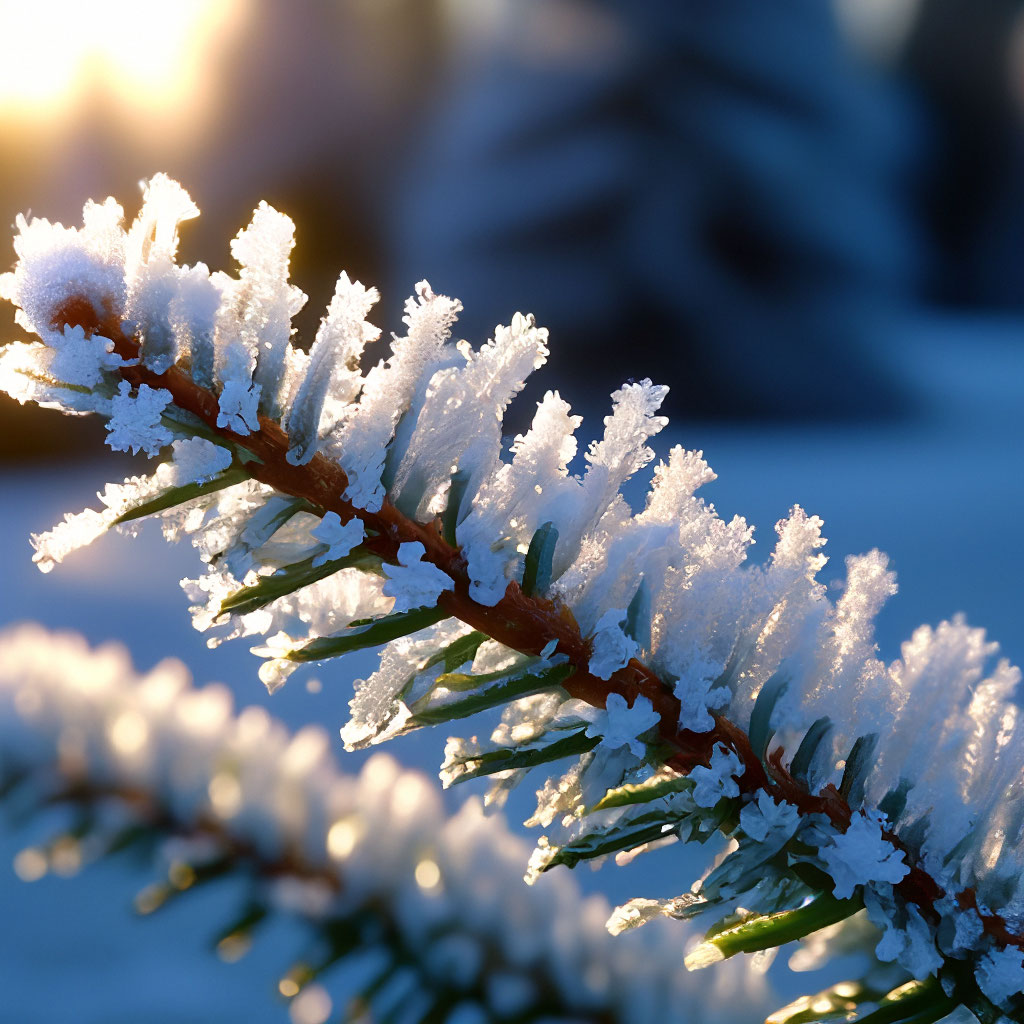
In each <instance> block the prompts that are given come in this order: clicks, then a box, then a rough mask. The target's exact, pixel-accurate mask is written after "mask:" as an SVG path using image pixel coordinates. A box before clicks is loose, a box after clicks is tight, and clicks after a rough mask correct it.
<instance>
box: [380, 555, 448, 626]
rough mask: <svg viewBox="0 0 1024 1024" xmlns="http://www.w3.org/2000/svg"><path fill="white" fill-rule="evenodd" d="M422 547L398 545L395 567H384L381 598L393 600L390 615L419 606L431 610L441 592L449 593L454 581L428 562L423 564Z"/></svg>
mask: <svg viewBox="0 0 1024 1024" xmlns="http://www.w3.org/2000/svg"><path fill="white" fill-rule="evenodd" d="M426 553H427V551H426V548H424V546H423V545H422V544H421V543H420V542H419V541H414V542H410V543H407V544H400V545H399V546H398V565H386V566H385V567H384V572H385V573H386V575H387V577H388V581H387V583H385V584H384V595H385V596H386V597H393V598H394V599H395V606H394V608H393V609H392V611H394V612H407V611H410V610H411V609H413V608H422V607H423V606H425V605H426V606H429V607H433V606H434V605H435V604H437V599H438V597H440V596H441V592H442V591H444V590H452V589H453V588H454V587H455V581H454V580H453V579H452V578H451V576H449V575H448V574H447V573H445V572H442V571H441V570H440V569H438V568H437V566H435V565H432V564H431V563H430V562H424V561H423V556H424V555H425V554H426Z"/></svg>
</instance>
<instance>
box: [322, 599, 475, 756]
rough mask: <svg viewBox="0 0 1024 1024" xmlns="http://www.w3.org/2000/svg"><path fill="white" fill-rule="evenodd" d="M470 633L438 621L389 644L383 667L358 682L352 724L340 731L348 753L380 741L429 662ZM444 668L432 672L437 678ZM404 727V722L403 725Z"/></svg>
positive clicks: (351, 706) (456, 624) (466, 628)
mask: <svg viewBox="0 0 1024 1024" xmlns="http://www.w3.org/2000/svg"><path fill="white" fill-rule="evenodd" d="M469 632H470V627H469V626H467V625H465V624H464V623H461V622H459V621H457V620H455V619H449V620H446V621H444V622H439V623H437V624H436V625H433V626H429V627H427V628H426V629H421V630H419V631H418V632H416V633H413V634H412V635H411V636H404V637H401V638H400V639H398V640H393V641H392V642H391V643H389V644H387V646H385V647H384V649H383V651H382V652H381V656H380V665H379V667H378V668H377V671H376V672H374V673H373V674H372V675H371V676H370V677H369V678H368V679H357V680H356V681H355V688H356V692H355V695H354V696H353V698H352V700H351V701H350V702H349V709H350V711H351V714H350V716H349V721H348V722H347V723H346V724H345V727H344V728H343V729H342V730H341V739H342V742H343V743H344V744H345V749H346V750H356V749H358V748H360V747H362V746H365V745H367V744H368V743H370V742H378V735H379V734H380V733H381V731H382V729H383V727H384V726H385V725H389V724H390V723H392V722H394V721H397V720H399V719H401V717H402V715H403V713H404V710H407V708H406V705H405V703H404V701H402V700H401V699H400V698H401V697H403V696H404V697H406V698H407V699H409V700H412V699H413V697H414V696H415V693H405V692H404V688H405V687H407V686H411V681H413V680H415V679H416V677H417V676H418V675H419V674H420V672H421V671H422V669H423V665H424V664H425V663H426V662H427V660H428V659H429V658H430V657H431V656H432V655H433V654H434V653H435V652H436V651H437V650H438V649H439V648H445V647H447V646H448V645H449V644H451V643H453V642H454V641H455V640H457V639H458V638H459V637H461V636H465V635H466V634H467V633H469ZM442 668H443V666H439V667H437V668H436V669H435V671H434V672H433V673H432V676H436V675H437V674H438V673H439V672H440V671H441V669H442ZM403 724H404V723H403Z"/></svg>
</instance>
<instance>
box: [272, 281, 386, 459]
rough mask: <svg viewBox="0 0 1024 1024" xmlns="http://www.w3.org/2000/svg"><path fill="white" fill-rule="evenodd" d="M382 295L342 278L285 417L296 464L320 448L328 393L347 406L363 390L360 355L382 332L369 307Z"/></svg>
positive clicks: (290, 452) (339, 405)
mask: <svg viewBox="0 0 1024 1024" xmlns="http://www.w3.org/2000/svg"><path fill="white" fill-rule="evenodd" d="M378 301H380V295H379V294H378V292H377V289H376V288H364V287H363V286H362V285H361V284H360V283H359V282H358V281H350V280H349V277H348V274H342V275H341V276H340V277H339V278H338V284H337V286H336V288H335V290H334V298H333V299H332V300H331V304H330V306H329V307H328V310H327V315H326V316H325V317H324V319H323V320H322V321H321V323H320V330H319V331H317V335H316V340H315V341H314V342H313V348H312V350H311V351H310V354H309V356H310V358H309V366H308V368H307V370H306V373H305V376H304V377H303V380H302V383H301V385H300V386H299V389H298V392H297V394H296V396H295V399H294V401H293V402H292V405H291V409H290V411H289V413H288V417H287V419H286V421H285V429H286V430H287V432H288V438H289V441H290V443H291V446H290V448H289V449H288V461H289V462H291V463H292V464H293V465H296V466H301V465H304V464H305V463H307V462H309V460H310V459H311V458H313V456H314V455H315V454H316V451H317V448H318V446H319V443H320V423H321V416H322V413H323V410H324V402H325V401H326V399H327V396H328V394H330V396H331V401H332V403H333V404H335V405H337V406H338V407H340V408H344V407H345V406H347V405H348V404H349V403H350V402H351V401H352V400H353V399H354V398H355V397H356V395H357V394H358V393H359V389H360V387H361V386H362V383H363V378H362V375H361V374H360V372H359V360H360V357H361V356H362V354H363V349H364V348H365V346H366V345H367V343H369V342H371V341H376V340H377V338H379V337H380V329H379V328H377V327H374V326H373V324H369V323H367V322H366V315H367V313H369V312H370V309H371V307H372V306H374V305H375V304H376V303H377V302H378Z"/></svg>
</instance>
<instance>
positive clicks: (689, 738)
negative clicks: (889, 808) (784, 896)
mask: <svg viewBox="0 0 1024 1024" xmlns="http://www.w3.org/2000/svg"><path fill="white" fill-rule="evenodd" d="M53 323H54V325H55V326H56V327H58V328H62V327H63V326H64V325H66V324H68V325H71V326H81V327H83V328H84V329H85V330H87V331H91V332H100V333H101V334H102V335H103V336H104V337H108V338H111V339H113V341H114V349H115V351H116V352H117V353H118V355H120V356H122V357H123V358H124V359H129V360H137V359H138V357H139V353H140V347H141V346H140V343H139V341H138V340H137V339H136V338H134V337H130V336H127V335H126V334H125V333H124V332H123V330H122V327H121V321H120V318H119V317H118V316H116V315H114V314H112V313H109V312H108V313H107V314H106V315H104V316H98V315H97V314H96V312H95V310H94V307H93V305H92V303H91V301H90V300H88V299H86V298H85V297H78V296H76V297H72V298H70V299H68V300H67V301H66V302H65V303H64V304H63V305H62V306H61V307H60V308H59V309H58V310H57V312H56V313H55V314H54V317H53ZM121 375H122V376H123V377H124V379H125V380H126V381H128V382H129V383H130V384H131V385H132V386H133V387H137V386H138V385H139V384H147V385H148V386H149V387H151V388H165V389H166V390H167V391H169V392H170V393H171V396H172V399H173V401H174V404H175V405H176V406H177V407H178V408H180V409H184V410H186V411H187V412H190V413H192V414H193V415H195V416H197V417H198V418H199V419H200V420H202V421H203V423H204V424H206V426H207V427H209V428H210V429H212V430H214V431H216V432H217V433H218V434H220V435H221V436H223V437H224V438H226V439H228V440H230V441H231V442H233V443H234V444H235V445H237V446H239V447H241V448H244V449H246V450H247V451H248V452H250V453H252V454H253V455H255V456H256V457H257V458H258V459H259V462H252V463H248V464H247V466H246V468H247V469H248V470H249V472H250V473H251V475H252V476H253V478H254V479H256V480H259V481H260V482H261V483H264V484H267V485H268V486H270V487H273V488H274V489H275V490H278V491H281V492H283V493H285V494H291V495H293V496H295V497H299V498H305V499H306V500H307V501H310V502H311V503H313V504H314V505H317V506H319V507H321V508H322V509H324V511H325V512H335V513H337V515H338V516H339V517H340V518H341V520H342V522H347V521H348V520H349V519H352V518H353V517H355V518H358V519H360V520H362V522H363V523H364V524H365V525H366V526H367V527H368V528H369V529H370V530H372V531H374V533H375V534H376V536H373V537H371V538H370V539H369V540H367V541H366V542H365V546H366V547H368V548H370V549H371V550H373V551H374V552H375V553H376V554H378V555H380V556H381V557H382V558H384V559H385V560H386V561H391V562H394V561H396V559H397V553H398V546H399V545H400V544H402V543H406V542H409V541H419V542H420V543H421V544H422V545H423V546H424V548H425V549H426V556H425V557H426V559H427V560H428V561H430V562H432V563H433V564H434V565H436V566H437V567H438V568H439V569H441V570H442V571H443V572H445V573H447V574H448V575H449V576H450V577H451V578H452V579H453V580H454V581H455V588H454V590H450V591H444V592H443V593H442V595H441V597H440V598H439V604H440V606H441V607H442V608H443V609H444V610H445V611H447V612H448V613H449V614H450V615H452V616H454V617H455V618H458V619H460V620H461V621H463V622H465V623H466V624H467V625H470V626H472V627H473V628H474V629H478V630H480V631H481V632H483V633H486V634H487V635H488V636H490V637H493V638H494V639H495V640H497V641H499V642H500V643H502V644H504V645H505V646H506V647H510V648H512V649H514V650H516V651H519V652H521V653H523V654H531V655H538V654H540V652H541V651H542V650H543V649H544V647H545V646H546V645H547V644H548V643H549V642H550V641H551V640H557V641H558V650H559V652H560V653H563V654H565V655H566V656H567V657H568V659H569V662H570V663H571V664H572V665H573V667H574V668H575V672H574V674H573V675H572V676H570V677H569V678H568V679H567V680H566V681H565V682H563V683H562V687H563V688H564V689H565V690H566V691H568V693H569V695H570V696H572V697H575V698H578V699H579V700H582V701H585V702H586V703H588V704H590V705H592V706H594V707H599V708H603V707H604V706H605V703H606V701H607V699H608V696H609V694H612V693H618V694H620V695H621V696H623V697H624V698H625V699H626V701H627V702H628V703H629V704H632V703H633V701H634V699H635V698H636V697H637V696H643V697H646V698H647V699H648V700H650V702H651V704H652V706H653V708H654V710H655V711H656V712H657V713H658V716H659V719H660V721H659V725H658V731H659V733H660V736H661V738H662V740H664V741H665V742H666V744H668V745H669V746H670V747H671V748H672V749H673V753H672V754H671V755H670V756H669V757H668V758H666V761H665V764H666V765H667V766H668V767H670V768H672V769H675V770H676V771H678V772H680V773H681V774H684V775H685V774H687V773H689V772H690V771H691V770H692V769H693V768H695V767H696V766H697V765H707V764H708V763H709V762H710V759H711V753H712V750H713V749H714V746H715V745H716V744H718V743H721V744H724V745H725V746H726V747H728V748H729V749H730V750H732V751H733V752H734V753H735V754H736V755H737V756H738V757H739V758H740V761H741V762H742V764H743V769H744V770H743V774H742V776H740V777H739V779H738V782H739V786H740V790H741V791H742V792H746V793H754V792H757V791H758V790H761V789H764V790H766V791H767V792H768V793H770V794H771V796H772V797H773V799H775V800H776V801H783V800H784V801H786V802H787V803H791V804H793V805H794V806H796V807H797V808H798V809H799V810H800V812H801V813H802V814H824V815H826V816H827V817H828V818H829V820H830V821H831V822H832V823H833V824H834V825H835V826H836V828H838V829H839V830H840V831H845V830H846V829H847V828H848V827H849V824H850V818H851V815H852V813H853V810H854V809H852V808H851V807H850V805H849V804H848V803H847V801H846V800H845V798H844V797H843V796H842V795H841V794H840V793H839V792H838V790H836V788H835V787H834V786H833V785H831V784H830V785H828V786H826V787H825V788H824V789H822V790H821V791H820V792H818V793H817V794H815V793H811V792H809V791H808V789H807V787H806V786H805V785H803V784H802V783H801V782H799V781H798V780H797V779H795V778H794V777H793V776H792V775H791V774H790V772H789V770H788V769H787V768H786V767H785V766H784V765H783V764H782V750H781V749H777V750H775V751H773V752H772V753H771V754H770V755H769V757H768V765H767V768H766V767H765V765H763V764H762V763H761V759H760V758H759V757H758V756H757V755H756V754H755V753H754V750H753V748H752V747H751V745H750V740H749V738H748V736H747V734H746V733H745V732H744V731H743V730H742V729H741V728H740V727H739V726H737V725H736V724H734V723H733V722H730V721H729V720H728V719H727V718H724V717H723V716H721V715H716V716H715V725H714V728H713V729H711V730H710V731H709V732H704V733H696V732H691V731H690V730H688V729H680V728H679V724H678V723H679V714H680V703H679V699H678V698H677V697H676V696H675V694H674V693H673V692H672V691H671V690H670V689H669V688H668V687H667V686H666V684H665V683H664V682H662V680H661V679H659V678H658V676H657V675H655V673H654V672H653V671H652V670H651V669H650V668H649V667H648V666H647V665H644V664H643V663H642V662H640V661H639V660H637V659H636V658H634V659H632V660H631V661H630V662H629V664H628V665H626V666H625V667H624V668H621V669H619V670H618V671H617V672H615V673H613V675H612V676H611V678H610V679H607V680H605V679H599V678H598V677H597V676H594V675H592V674H591V672H590V671H589V664H590V644H589V642H588V640H587V639H586V638H585V637H584V636H583V635H582V634H581V632H580V628H579V626H578V624H577V623H576V620H575V618H574V616H573V614H572V612H571V610H570V609H569V608H568V607H567V606H565V605H564V604H562V603H560V602H558V601H550V600H548V599H546V598H542V597H536V596H527V595H526V594H524V593H523V591H522V590H521V589H520V587H519V585H518V584H517V583H515V582H512V583H509V585H508V589H507V590H506V592H505V596H504V597H503V598H502V599H501V600H500V601H499V602H498V603H497V604H496V605H494V606H493V607H488V606H486V605H482V604H480V603H478V602H477V601H474V600H473V598H471V597H470V596H469V583H470V581H469V575H468V573H467V571H466V560H465V557H464V556H463V554H462V551H461V549H459V548H456V547H453V546H452V545H450V544H449V543H448V542H447V541H446V540H445V539H444V537H443V536H442V533H441V530H440V525H439V523H438V522H437V521H435V522H431V523H418V522H415V521H414V520H412V519H410V518H408V517H407V516H405V515H403V514H402V513H401V512H399V511H398V509H397V508H395V506H394V505H392V504H391V503H390V502H388V501H386V500H385V502H384V504H383V507H382V508H381V510H380V511H379V512H368V511H367V510H366V509H362V508H358V507H356V506H355V505H353V504H352V503H351V502H349V501H346V500H345V499H344V498H343V497H342V495H343V494H344V493H345V490H346V488H347V486H348V477H347V476H346V475H345V471H344V470H343V469H342V468H341V467H340V466H339V465H338V464H337V463H335V462H331V461H330V460H329V459H327V458H325V457H324V456H323V455H320V454H317V455H314V456H313V458H312V460H311V461H310V462H308V463H307V464H306V465H303V466H293V465H292V464H291V463H290V462H288V460H287V458H286V457H285V456H286V453H287V451H288V447H289V443H288V437H287V435H286V434H285V432H284V431H283V430H282V428H281V426H280V424H279V423H277V422H276V421H274V420H270V419H267V418H266V417H264V416H260V429H259V430H258V431H257V432H255V433H252V434H246V435H242V434H236V433H235V432H234V431H231V430H228V429H226V428H224V427H218V426H217V417H218V415H219V412H220V409H219V405H218V399H217V396H216V395H214V394H213V393H212V392H210V391H207V390H206V389H205V388H203V387H200V386H199V385H198V384H196V383H195V381H193V380H192V378H191V376H190V375H189V374H188V373H187V372H186V371H185V370H183V369H181V368H180V367H178V366H172V367H171V368H170V369H169V370H167V372H166V373H161V374H158V373H154V372H153V371H151V370H149V369H147V368H146V367H144V366H142V365H141V364H137V365H134V366H130V367H126V368H124V369H122V371H121ZM884 834H885V836H886V838H887V839H888V840H889V841H890V842H891V843H892V844H893V845H894V846H895V847H896V848H897V849H899V850H901V851H903V853H904V854H905V855H906V861H907V863H908V864H909V865H911V867H910V871H909V873H908V874H907V875H906V876H905V877H904V878H903V879H902V880H901V881H900V882H898V883H897V885H896V889H897V890H898V891H899V892H900V894H901V895H902V896H903V898H904V899H906V900H907V901H908V902H910V903H913V904H915V905H917V906H918V907H921V908H922V909H923V910H925V911H932V910H933V908H934V904H935V902H936V901H937V900H939V899H941V898H942V897H943V896H944V895H945V890H943V889H942V887H941V886H940V885H939V884H938V883H937V882H936V881H935V880H934V879H933V878H932V877H931V876H930V875H929V874H928V873H927V872H926V871H925V870H924V869H923V868H921V867H920V866H918V865H915V864H914V863H913V857H912V856H911V853H910V851H909V850H907V848H906V847H905V846H904V845H903V844H902V843H901V842H900V840H899V838H898V837H897V836H896V835H895V834H893V833H892V832H886V833H884ZM956 898H957V901H958V903H959V904H960V906H962V907H976V906H977V898H976V895H975V893H974V890H973V889H966V890H964V891H963V892H961V893H959V894H958V895H957V897H956ZM981 919H982V923H983V925H984V928H985V931H986V932H987V933H988V934H990V935H992V936H993V937H994V938H995V939H996V941H997V942H999V943H1002V944H1004V945H1010V944H1012V945H1016V946H1019V947H1022V948H1024V936H1022V935H1018V934H1014V933H1012V932H1010V931H1009V929H1008V927H1007V925H1006V921H1005V920H1004V919H1003V918H1002V917H1000V916H999V915H997V914H988V915H981Z"/></svg>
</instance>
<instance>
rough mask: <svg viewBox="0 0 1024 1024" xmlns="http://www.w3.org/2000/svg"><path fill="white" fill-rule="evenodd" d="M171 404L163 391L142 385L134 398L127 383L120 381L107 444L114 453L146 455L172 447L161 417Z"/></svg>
mask: <svg viewBox="0 0 1024 1024" xmlns="http://www.w3.org/2000/svg"><path fill="white" fill-rule="evenodd" d="M170 404H171V393H170V391H166V390H164V389H163V388H158V389H157V390H155V391H154V390H153V388H151V387H149V385H147V384H140V385H139V388H138V391H137V392H136V393H135V394H134V395H133V394H132V389H131V386H130V385H129V384H128V382H127V381H121V383H120V384H119V385H118V388H117V394H116V395H115V396H114V399H113V402H112V403H111V405H112V413H111V416H110V420H109V421H108V423H107V444H108V445H110V447H111V448H113V449H114V451H115V452H126V451H129V450H130V451H131V452H132V453H133V454H135V453H137V452H140V451H143V452H145V453H146V454H147V455H156V454H157V452H159V451H160V449H161V448H163V447H165V446H166V445H168V444H170V443H171V439H172V438H173V436H174V435H173V434H172V433H171V431H170V430H169V429H168V428H167V427H166V426H164V425H163V423H161V421H160V417H161V416H162V415H163V411H164V409H166V408H167V406H168V405H170Z"/></svg>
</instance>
